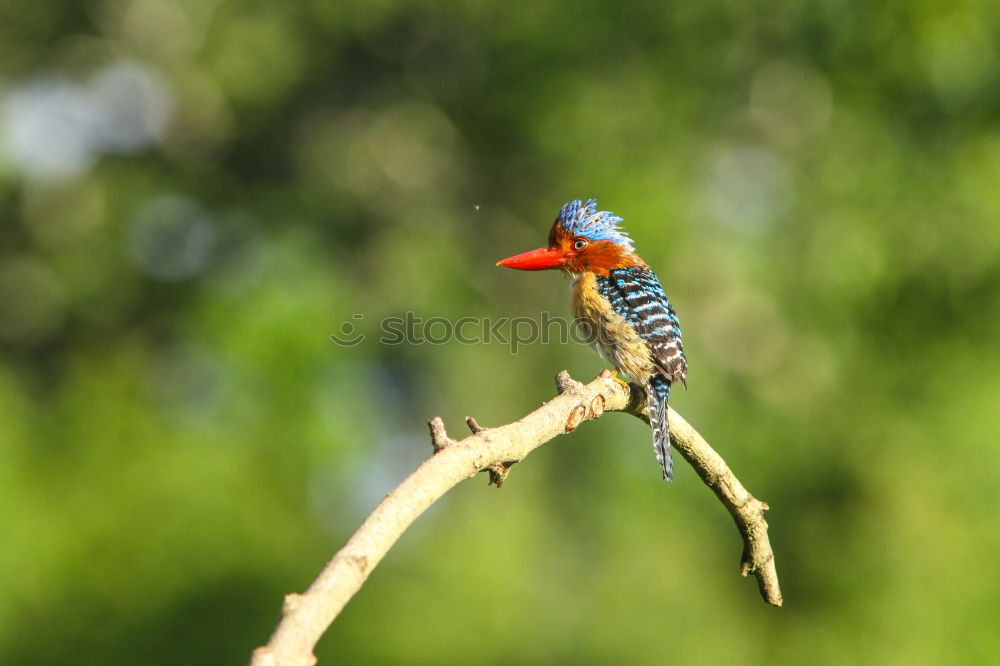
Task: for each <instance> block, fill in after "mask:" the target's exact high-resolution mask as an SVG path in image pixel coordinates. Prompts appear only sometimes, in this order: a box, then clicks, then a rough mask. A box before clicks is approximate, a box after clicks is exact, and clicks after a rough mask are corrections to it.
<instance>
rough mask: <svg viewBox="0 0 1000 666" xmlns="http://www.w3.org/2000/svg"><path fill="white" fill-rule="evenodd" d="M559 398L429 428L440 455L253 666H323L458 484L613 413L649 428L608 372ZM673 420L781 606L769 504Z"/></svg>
mask: <svg viewBox="0 0 1000 666" xmlns="http://www.w3.org/2000/svg"><path fill="white" fill-rule="evenodd" d="M556 388H557V390H558V392H559V395H557V396H556V397H555V398H553V399H552V400H550V401H549V402H547V403H545V404H544V405H542V406H541V407H539V408H538V409H536V410H535V411H533V412H531V413H530V414H528V415H527V416H525V417H524V418H522V419H521V420H519V421H515V422H514V423H511V424H508V425H504V426H499V427H496V428H483V427H482V426H480V425H479V424H478V423H476V420H475V419H473V418H469V419H467V421H466V423H467V424H468V426H469V429H470V430H472V433H473V434H472V435H470V436H468V437H466V438H465V439H462V440H454V439H452V438H451V437H449V436H448V433H447V432H446V431H445V427H444V422H443V421H442V420H441V419H440V418H434V419H431V420H430V421H429V422H428V426H429V427H430V432H431V442H432V444H433V445H434V455H433V456H431V457H430V458H428V459H427V460H426V461H424V462H423V464H421V465H420V466H419V467H418V468H417V469H416V470H415V471H414V472H413V473H412V474H411V475H410V476H409V477H408V478H406V479H405V480H404V481H403V482H402V483H401V484H400V485H399V486H398V487H397V488H396V489H395V490H393V491H392V492H391V493H389V494H388V495H387V496H386V497H385V499H383V500H382V502H381V503H380V504H379V505H378V506H377V507H376V508H375V510H374V511H373V512H372V513H371V515H370V516H368V518H367V519H366V520H365V522H364V523H362V525H361V527H359V528H358V531H357V532H355V533H354V535H353V536H352V537H351V538H350V540H349V541H348V542H347V544H346V545H345V546H344V547H343V548H341V549H340V551H339V552H337V554H336V555H334V556H333V559H332V560H330V562H329V563H327V565H326V567H325V568H324V569H323V571H322V572H321V573H320V574H319V576H318V577H317V578H316V580H315V581H314V582H313V584H312V585H310V586H309V589H308V590H306V592H305V593H303V594H294V593H293V594H289V595H287V596H286V597H285V604H284V608H283V610H282V618H281V621H280V622H279V623H278V627H277V629H275V631H274V634H272V635H271V639H270V641H269V642H268V644H267V645H265V646H263V647H259V648H257V649H256V650H254V653H253V658H252V660H251V666H306V665H311V664H315V663H316V657H315V656H314V655H313V648H314V647H315V645H316V643H317V641H319V639H320V637H321V636H322V635H323V632H325V631H326V629H327V628H328V627H329V626H330V624H331V623H332V622H333V620H334V619H335V618H336V617H337V615H338V614H339V613H340V611H341V610H342V609H343V608H344V605H345V604H346V603H347V602H348V601H349V600H350V599H351V597H352V596H354V594H355V593H356V592H357V591H358V590H359V589H360V588H361V586H362V585H363V584H364V582H365V580H366V579H367V578H368V575H369V573H371V570H372V569H374V568H375V566H376V565H377V564H378V563H379V562H380V561H381V560H382V558H383V557H384V556H385V554H386V553H387V552H388V551H389V549H390V548H391V547H392V545H393V544H394V543H395V542H396V540H397V539H398V538H399V537H400V535H401V534H402V533H403V532H404V531H405V530H406V528H407V527H409V526H410V524H411V523H412V522H413V521H414V520H416V519H417V517H418V516H419V515H420V514H421V513H423V512H424V510H426V509H427V507H429V506H430V505H431V504H433V503H434V502H435V501H436V500H437V499H438V498H440V497H441V496H442V495H444V494H445V493H446V492H448V491H449V490H450V489H451V488H453V487H454V486H455V485H457V484H458V483H459V482H460V481H463V480H465V479H468V478H471V477H473V476H475V475H476V474H477V473H478V472H481V471H484V470H485V471H487V472H488V473H489V475H490V483H493V484H496V485H497V486H498V487H499V486H500V485H501V484H503V481H504V479H505V478H506V476H507V473H508V471H509V470H510V467H511V465H513V464H514V463H516V462H519V461H521V460H523V459H524V458H525V456H527V455H528V454H529V453H531V452H532V451H533V450H534V449H536V448H538V447H539V446H541V445H542V444H544V443H545V442H547V441H549V440H550V439H552V438H554V437H555V436H556V435H560V434H562V433H564V432H572V431H574V430H576V428H577V427H578V426H579V425H580V424H581V423H583V422H584V421H587V420H590V419H596V418H599V417H600V416H601V415H602V414H603V413H604V412H605V411H622V412H628V413H630V414H633V415H635V416H637V417H639V418H641V419H643V420H645V421H647V422H648V418H647V417H646V414H645V403H646V400H645V395H644V394H643V392H642V389H640V388H639V387H637V386H636V385H634V384H631V385H629V386H628V388H626V387H625V386H624V385H622V384H621V383H620V382H617V381H615V380H614V379H612V378H611V373H609V372H608V371H607V370H605V371H604V372H602V373H601V374H600V375H599V376H598V377H597V378H596V379H595V380H594V381H592V382H590V383H589V384H586V385H584V384H581V383H580V382H577V381H575V380H574V379H572V378H571V377H570V376H569V374H568V373H567V372H566V371H563V372H560V373H559V375H558V376H557V377H556ZM669 418H670V438H671V441H672V442H673V444H674V447H676V449H677V450H678V451H679V452H680V454H681V455H682V456H683V457H684V459H685V460H687V461H688V462H689V463H690V464H691V466H692V467H694V469H695V471H697V472H698V476H700V477H701V479H702V481H704V482H705V484H706V485H707V486H708V487H709V488H711V489H712V491H713V492H715V494H716V496H717V497H718V498H719V500H720V501H721V502H722V504H723V505H724V506H725V507H726V509H728V510H729V513H730V514H731V515H732V517H733V520H735V521H736V526H737V528H738V529H739V531H740V535H741V536H742V537H743V556H742V559H741V565H740V573H741V574H742V575H744V576H746V575H747V574H748V573H752V574H753V575H754V576H755V577H756V578H757V583H758V585H759V587H760V593H761V596H762V597H763V598H764V601H766V602H768V603H770V604H773V605H775V606H780V605H781V591H780V589H779V587H778V575H777V572H776V571H775V567H774V554H773V552H772V551H771V544H770V541H769V540H768V537H767V523H766V522H765V521H764V511H765V510H766V509H767V508H768V507H767V504H765V503H763V502H761V501H760V500H757V499H755V498H754V497H753V496H752V495H751V494H750V493H749V492H748V491H747V490H746V488H744V487H743V485H742V484H741V483H740V482H739V480H738V479H737V478H736V477H735V476H734V475H733V473H732V471H731V470H730V469H729V466H728V465H726V462H725V461H724V460H723V459H722V457H721V456H720V455H719V454H718V453H716V452H715V451H714V450H713V449H712V447H710V446H709V445H708V443H707V442H706V441H705V440H704V439H703V438H702V437H701V435H699V434H698V433H697V432H696V431H695V429H694V428H692V427H691V426H690V425H689V424H688V423H687V421H685V420H684V419H683V418H681V416H680V415H679V414H678V413H677V412H675V411H674V410H672V409H671V410H670V417H669Z"/></svg>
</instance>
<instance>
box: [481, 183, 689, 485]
mask: <svg viewBox="0 0 1000 666" xmlns="http://www.w3.org/2000/svg"><path fill="white" fill-rule="evenodd" d="M621 222H622V218H620V217H618V216H617V215H615V214H614V213H612V212H610V211H606V210H605V211H599V210H597V201H596V200H594V199H588V200H587V201H586V202H581V201H578V200H577V201H570V202H569V203H567V204H566V205H564V206H563V207H562V209H561V210H560V211H559V215H558V216H557V217H556V220H555V223H554V224H553V225H552V230H551V231H550V232H549V244H548V245H547V246H546V247H542V248H539V249H537V250H532V251H531V252H525V253H524V254H518V255H515V256H513V257H508V258H507V259H504V260H502V261H498V262H497V266H506V267H507V268H515V269H517V270H521V271H541V270H546V269H560V270H562V271H563V273H564V274H565V275H566V277H567V278H568V279H569V281H570V283H571V285H572V290H571V293H572V296H571V302H570V304H571V310H572V313H573V317H574V318H575V319H576V321H577V323H578V324H579V325H580V326H581V328H582V330H583V331H585V332H586V333H587V334H588V336H589V337H590V338H591V339H592V340H593V344H594V347H595V348H596V349H597V352H598V353H599V354H600V355H601V357H602V358H604V359H605V360H607V361H608V362H610V363H612V364H613V365H614V372H613V376H614V377H615V379H616V380H617V381H619V382H621V383H624V382H623V381H622V380H621V379H618V375H619V373H624V374H626V375H628V376H629V377H631V378H632V379H633V380H635V381H636V382H638V383H639V384H641V385H642V386H643V387H644V388H645V390H646V400H647V407H648V411H649V424H650V427H651V428H652V431H653V451H654V452H655V453H656V460H657V462H659V463H660V468H661V469H662V470H663V478H664V479H666V480H667V481H670V480H671V479H672V478H673V462H672V460H671V456H670V432H669V429H668V426H667V401H668V400H669V398H670V386H671V385H672V384H673V383H674V382H677V381H680V382H681V383H682V384H684V388H687V359H685V358H684V346H683V344H681V326H680V320H678V318H677V314H676V313H675V312H674V308H673V306H671V305H670V301H669V300H668V299H667V295H666V293H664V291H663V286H662V285H661V284H660V280H659V278H657V277H656V274H655V273H653V271H652V269H650V267H649V266H648V265H647V264H646V262H645V261H643V260H642V259H641V258H640V257H639V255H637V254H636V253H635V250H634V249H633V247H632V239H631V238H629V236H628V234H627V233H625V232H624V231H623V230H622V229H621V226H620V225H621Z"/></svg>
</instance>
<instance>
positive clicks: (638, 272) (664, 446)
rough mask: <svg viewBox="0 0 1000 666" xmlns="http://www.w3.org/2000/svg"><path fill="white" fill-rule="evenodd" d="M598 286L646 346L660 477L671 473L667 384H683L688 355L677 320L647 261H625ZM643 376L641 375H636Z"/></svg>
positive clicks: (599, 280)
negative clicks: (629, 263)
mask: <svg viewBox="0 0 1000 666" xmlns="http://www.w3.org/2000/svg"><path fill="white" fill-rule="evenodd" d="M597 288H598V290H599V291H600V293H601V295H602V296H603V297H604V298H606V299H607V300H608V302H609V303H610V304H611V309H612V310H614V311H615V312H616V313H618V314H619V315H621V316H622V317H624V318H625V321H627V322H628V323H629V324H630V325H631V326H632V327H633V328H635V330H636V333H638V335H639V336H640V337H641V338H642V339H643V341H645V343H646V345H647V346H648V347H649V350H650V355H651V357H652V362H653V365H654V368H651V369H650V370H651V372H650V376H649V377H648V378H646V386H645V389H646V400H647V406H648V411H649V424H650V427H651V428H652V430H653V449H654V451H655V453H656V460H657V461H658V462H659V463H660V467H661V468H662V470H663V478H664V479H667V480H670V479H671V478H672V476H673V461H672V459H671V455H670V432H669V427H668V423H667V403H668V401H669V399H670V385H671V383H672V382H675V381H678V380H679V381H681V382H683V383H684V385H685V387H686V386H687V382H686V376H687V360H686V359H685V358H684V345H683V343H682V340H681V328H680V321H679V320H678V318H677V314H676V313H675V312H674V309H673V307H672V306H671V305H670V301H669V300H668V299H667V295H666V294H665V293H664V291H663V286H662V285H661V284H660V280H659V279H658V278H657V277H656V274H655V273H653V271H652V270H650V268H649V267H648V266H643V265H639V266H629V267H627V268H618V269H613V270H611V271H610V273H609V275H608V276H607V277H603V276H598V277H597ZM636 379H643V378H638V377H637V378H636Z"/></svg>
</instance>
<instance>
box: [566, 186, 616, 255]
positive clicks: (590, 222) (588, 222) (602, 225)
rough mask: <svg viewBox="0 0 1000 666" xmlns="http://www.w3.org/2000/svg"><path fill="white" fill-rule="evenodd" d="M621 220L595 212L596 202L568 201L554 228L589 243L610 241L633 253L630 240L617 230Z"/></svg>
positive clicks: (588, 200) (607, 212) (611, 214)
mask: <svg viewBox="0 0 1000 666" xmlns="http://www.w3.org/2000/svg"><path fill="white" fill-rule="evenodd" d="M621 222H622V218H620V217H618V216H617V215H615V214H614V213H612V212H610V211H606V210H601V211H599V210H597V200H596V199H587V201H586V202H581V201H579V200H576V201H570V202H569V203H567V204H566V205H565V206H563V207H562V210H560V211H559V215H558V216H557V217H556V224H555V225H554V228H553V232H555V227H561V228H562V232H563V233H565V234H568V235H570V236H579V237H580V238H585V239H587V240H588V241H590V242H591V243H596V242H598V241H611V242H612V243H615V244H617V245H619V246H621V248H622V249H623V250H624V251H625V252H627V253H631V252H633V248H632V239H631V238H629V237H628V234H626V233H625V232H624V231H622V230H621V228H619V226H618V225H619V224H621Z"/></svg>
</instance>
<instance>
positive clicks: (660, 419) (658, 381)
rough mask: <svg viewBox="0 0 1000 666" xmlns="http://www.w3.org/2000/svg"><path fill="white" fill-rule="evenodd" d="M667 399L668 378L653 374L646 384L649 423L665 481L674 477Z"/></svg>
mask: <svg viewBox="0 0 1000 666" xmlns="http://www.w3.org/2000/svg"><path fill="white" fill-rule="evenodd" d="M669 399H670V380H669V379H667V378H666V377H664V376H663V375H653V376H652V377H651V378H650V380H649V382H648V383H647V384H646V402H647V406H648V408H649V425H650V427H651V428H652V429H653V451H654V452H655V453H656V460H657V462H659V463H660V467H661V468H662V469H663V478H664V479H666V480H667V481H670V480H671V479H673V477H674V462H673V459H672V457H671V455H670V429H669V428H668V427H667V401H668V400H669Z"/></svg>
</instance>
